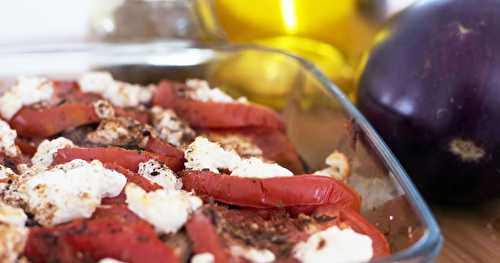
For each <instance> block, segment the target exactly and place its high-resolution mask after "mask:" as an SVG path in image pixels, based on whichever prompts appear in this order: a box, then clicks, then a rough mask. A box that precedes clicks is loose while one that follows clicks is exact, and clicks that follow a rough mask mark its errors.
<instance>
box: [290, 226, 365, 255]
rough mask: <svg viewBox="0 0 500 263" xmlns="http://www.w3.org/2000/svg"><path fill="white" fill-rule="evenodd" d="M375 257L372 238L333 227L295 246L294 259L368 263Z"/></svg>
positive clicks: (348, 229) (350, 230)
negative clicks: (367, 262)
mask: <svg viewBox="0 0 500 263" xmlns="http://www.w3.org/2000/svg"><path fill="white" fill-rule="evenodd" d="M372 256H373V247H372V240H371V239H370V237H368V236H366V235H363V234H359V233H356V232H354V231H353V230H352V229H351V228H346V229H339V228H338V227H337V226H332V227H330V228H328V229H326V230H323V231H320V232H318V233H315V234H313V235H311V236H310V237H309V238H308V239H307V240H306V241H305V242H300V243H298V244H297V245H295V248H294V257H295V258H296V259H298V260H299V261H301V262H303V263H309V262H342V263H344V262H366V261H369V260H370V259H371V258H372Z"/></svg>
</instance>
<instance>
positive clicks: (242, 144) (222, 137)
mask: <svg viewBox="0 0 500 263" xmlns="http://www.w3.org/2000/svg"><path fill="white" fill-rule="evenodd" d="M207 137H208V139H209V140H210V141H213V142H216V143H218V144H219V145H220V146H221V147H222V148H223V149H224V150H226V151H231V150H233V151H235V152H236V153H238V155H240V156H241V157H245V158H250V157H256V158H260V159H262V158H263V156H262V155H263V153H262V150H261V149H260V148H259V146H257V145H256V144H254V143H253V142H252V140H251V139H250V138H249V137H246V136H242V135H238V134H218V133H214V132H211V133H208V134H207Z"/></svg>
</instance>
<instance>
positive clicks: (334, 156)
mask: <svg viewBox="0 0 500 263" xmlns="http://www.w3.org/2000/svg"><path fill="white" fill-rule="evenodd" d="M325 164H326V165H328V167H327V168H325V169H323V170H319V171H316V172H314V174H316V175H322V176H330V177H333V178H335V179H337V180H340V181H344V180H346V179H347V177H349V172H350V165H349V160H348V159H347V156H345V155H344V154H343V153H340V152H337V151H334V152H333V153H331V154H330V155H328V157H326V160H325Z"/></svg>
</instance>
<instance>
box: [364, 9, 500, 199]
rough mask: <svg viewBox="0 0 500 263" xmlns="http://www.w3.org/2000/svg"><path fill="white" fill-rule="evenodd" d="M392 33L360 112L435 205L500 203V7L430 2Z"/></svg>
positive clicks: (373, 57) (376, 60) (381, 44)
mask: <svg viewBox="0 0 500 263" xmlns="http://www.w3.org/2000/svg"><path fill="white" fill-rule="evenodd" d="M382 33H383V37H380V38H379V41H378V43H377V44H376V45H375V46H374V47H373V49H372V50H371V52H370V54H369V56H368V57H367V60H366V63H365V64H364V66H362V68H361V69H360V71H361V75H360V78H359V79H358V98H357V99H358V100H357V103H358V106H359V108H360V110H361V111H362V112H363V113H364V115H365V116H366V117H367V118H368V119H369V121H370V122H371V124H372V125H373V126H374V127H375V129H376V130H377V131H378V132H379V134H380V135H381V136H382V137H383V139H384V140H385V142H386V143H387V144H388V146H389V147H390V149H391V150H392V151H393V152H394V153H395V155H396V156H397V158H398V159H399V160H400V162H401V163H402V165H403V166H404V168H405V169H406V170H407V172H408V173H409V175H410V176H411V177H412V179H413V180H414V182H415V183H416V185H417V186H418V188H419V189H420V190H421V192H422V193H423V195H424V197H426V198H427V199H429V200H431V201H436V202H441V203H448V204H464V203H469V204H471V203H472V204H473V203H477V202H481V201H483V200H487V199H491V198H494V197H498V196H500V1H498V0H481V1H471V0H450V1H439V0H437V1H420V2H418V3H417V4H416V5H414V6H412V7H411V8H410V9H409V10H407V11H406V13H405V14H403V15H402V16H401V17H400V18H399V20H398V21H397V22H396V23H394V25H392V26H391V27H388V28H386V29H385V30H384V31H383V32H382Z"/></svg>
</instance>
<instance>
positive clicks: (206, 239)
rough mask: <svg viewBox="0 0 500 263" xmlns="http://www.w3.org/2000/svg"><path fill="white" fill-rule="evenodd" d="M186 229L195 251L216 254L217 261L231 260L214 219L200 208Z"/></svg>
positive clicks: (225, 262) (219, 262)
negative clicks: (213, 222)
mask: <svg viewBox="0 0 500 263" xmlns="http://www.w3.org/2000/svg"><path fill="white" fill-rule="evenodd" d="M186 231H187V234H188V236H189V238H190V239H191V241H192V242H193V252H194V253H205V252H209V253H212V255H214V258H215V262H217V263H227V262H230V258H231V256H230V254H229V251H228V250H227V249H226V248H225V245H224V244H223V241H222V239H221V238H220V237H219V235H218V234H217V230H216V229H215V227H214V225H213V224H212V221H211V220H210V219H209V218H208V217H207V216H205V215H204V214H203V212H201V211H200V210H198V211H197V212H195V213H194V214H193V215H192V216H191V218H190V219H189V221H188V222H187V223H186Z"/></svg>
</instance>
